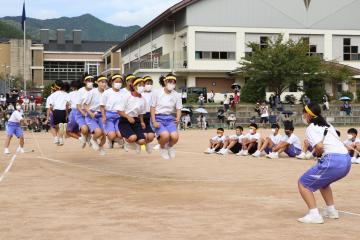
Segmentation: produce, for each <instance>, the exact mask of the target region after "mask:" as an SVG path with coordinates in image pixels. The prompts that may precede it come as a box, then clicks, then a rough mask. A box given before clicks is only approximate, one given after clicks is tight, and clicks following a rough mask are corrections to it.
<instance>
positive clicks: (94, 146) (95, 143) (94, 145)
mask: <svg viewBox="0 0 360 240" xmlns="http://www.w3.org/2000/svg"><path fill="white" fill-rule="evenodd" d="M90 143H91V147H92V149H94V151H99V149H100V147H99V144H98V143H97V142H96V141H95V140H94V139H93V138H91V139H90Z"/></svg>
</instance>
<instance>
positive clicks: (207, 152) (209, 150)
mask: <svg viewBox="0 0 360 240" xmlns="http://www.w3.org/2000/svg"><path fill="white" fill-rule="evenodd" d="M204 153H206V154H213V153H215V149H212V148H208V149H206V150H205V151H204Z"/></svg>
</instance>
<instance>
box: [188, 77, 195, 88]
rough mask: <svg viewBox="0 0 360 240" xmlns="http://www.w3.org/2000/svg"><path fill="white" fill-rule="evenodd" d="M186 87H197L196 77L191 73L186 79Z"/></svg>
mask: <svg viewBox="0 0 360 240" xmlns="http://www.w3.org/2000/svg"><path fill="white" fill-rule="evenodd" d="M186 87H196V77H195V76H191V75H189V76H188V77H187V79H186Z"/></svg>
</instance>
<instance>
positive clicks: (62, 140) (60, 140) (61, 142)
mask: <svg viewBox="0 0 360 240" xmlns="http://www.w3.org/2000/svg"><path fill="white" fill-rule="evenodd" d="M58 145H59V146H62V145H64V139H63V138H59V143H58Z"/></svg>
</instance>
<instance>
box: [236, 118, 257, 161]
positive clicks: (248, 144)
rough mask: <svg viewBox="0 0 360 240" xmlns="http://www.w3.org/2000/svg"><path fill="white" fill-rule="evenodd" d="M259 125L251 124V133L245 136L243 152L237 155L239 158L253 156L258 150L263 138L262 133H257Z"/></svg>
mask: <svg viewBox="0 0 360 240" xmlns="http://www.w3.org/2000/svg"><path fill="white" fill-rule="evenodd" d="M257 129H258V125H257V124H256V123H251V124H250V126H249V133H248V134H246V135H245V137H244V138H243V140H242V150H241V151H240V152H239V153H238V154H236V155H238V156H248V155H250V154H253V153H255V152H256V150H257V149H258V143H259V140H260V138H261V135H260V133H257V132H256V130H257Z"/></svg>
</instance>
